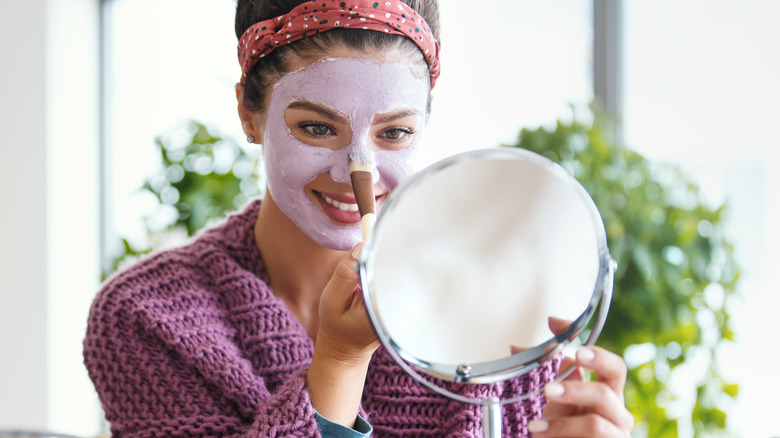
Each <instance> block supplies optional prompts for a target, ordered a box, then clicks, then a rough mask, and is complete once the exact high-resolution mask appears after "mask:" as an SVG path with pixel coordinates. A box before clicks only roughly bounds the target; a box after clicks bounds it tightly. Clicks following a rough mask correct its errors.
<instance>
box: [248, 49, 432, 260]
mask: <svg viewBox="0 0 780 438" xmlns="http://www.w3.org/2000/svg"><path fill="white" fill-rule="evenodd" d="M429 84H430V82H429V78H428V76H427V75H423V76H420V75H419V74H415V71H414V69H413V66H411V65H409V64H407V63H404V62H399V61H390V62H380V61H379V60H375V59H362V58H349V57H338V58H322V59H320V60H318V61H316V62H314V63H312V64H308V65H306V66H304V67H303V68H301V69H299V70H295V71H293V72H291V73H288V74H286V75H284V76H283V77H282V78H281V79H280V80H279V81H278V82H277V83H276V84H275V85H274V87H273V91H272V93H271V98H270V103H269V105H268V109H267V111H266V112H265V114H266V116H265V120H264V131H263V132H264V133H263V142H264V143H263V146H264V150H265V162H266V175H267V178H268V188H269V192H270V195H271V196H272V197H273V199H274V201H275V202H276V204H277V205H278V206H279V208H280V209H281V210H282V211H283V212H284V213H285V214H286V215H287V216H288V217H289V218H290V219H291V220H292V221H293V222H294V223H295V224H296V225H297V226H298V227H299V228H300V229H301V230H303V232H304V233H306V235H307V236H309V238H311V239H312V240H314V241H315V242H317V243H318V244H319V245H321V246H324V247H327V248H331V249H337V250H348V249H350V248H352V247H353V246H355V245H356V244H357V243H358V242H360V240H361V239H362V234H361V230H360V214H359V213H358V211H357V204H356V203H355V198H354V195H353V192H352V186H351V183H350V177H349V169H348V163H349V156H350V154H353V153H360V154H361V155H363V156H365V155H367V154H368V153H373V156H374V157H375V160H376V169H377V170H376V172H375V174H374V193H375V196H376V200H377V206H379V205H381V203H382V201H383V200H384V199H385V198H386V196H387V194H388V193H389V192H390V191H391V190H393V189H394V188H395V187H396V186H397V185H398V184H399V183H400V182H401V181H403V180H404V179H405V178H406V177H408V176H409V175H410V174H411V173H412V172H413V169H414V167H413V159H414V156H415V152H416V150H417V148H418V147H419V146H418V145H419V142H420V139H421V137H422V131H423V128H424V123H425V116H426V108H427V102H428V95H429V92H430V89H429Z"/></svg>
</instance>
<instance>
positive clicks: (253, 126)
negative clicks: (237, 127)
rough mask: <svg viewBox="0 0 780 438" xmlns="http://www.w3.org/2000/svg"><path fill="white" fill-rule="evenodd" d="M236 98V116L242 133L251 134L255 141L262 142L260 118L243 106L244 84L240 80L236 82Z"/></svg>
mask: <svg viewBox="0 0 780 438" xmlns="http://www.w3.org/2000/svg"><path fill="white" fill-rule="evenodd" d="M236 100H237V101H238V118H239V119H240V120H241V128H242V129H243V130H244V134H246V135H248V136H249V135H251V136H252V137H253V138H254V139H255V143H258V144H263V130H262V126H260V124H261V123H262V118H261V117H260V116H258V114H257V113H256V112H254V111H250V110H249V109H247V108H246V106H244V85H243V84H241V83H240V82H239V83H237V84H236Z"/></svg>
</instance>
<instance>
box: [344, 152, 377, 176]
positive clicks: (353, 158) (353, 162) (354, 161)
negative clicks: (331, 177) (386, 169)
mask: <svg viewBox="0 0 780 438" xmlns="http://www.w3.org/2000/svg"><path fill="white" fill-rule="evenodd" d="M374 166H375V165H374V154H372V153H371V152H366V151H355V152H352V153H350V154H349V171H350V172H355V171H360V170H362V171H365V172H373V171H374Z"/></svg>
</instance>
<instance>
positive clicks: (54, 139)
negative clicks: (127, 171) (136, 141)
mask: <svg viewBox="0 0 780 438" xmlns="http://www.w3.org/2000/svg"><path fill="white" fill-rule="evenodd" d="M0 5H1V6H0V56H1V57H0V59H2V63H3V65H2V69H0V71H1V72H2V77H1V78H0V132H2V133H3V141H2V145H1V146H0V147H2V151H3V154H2V157H3V160H2V163H3V166H2V171H0V199H2V202H1V203H0V205H1V207H0V429H22V428H24V429H36V430H53V431H58V432H65V433H72V434H80V435H94V434H96V433H97V432H98V430H99V423H100V413H99V410H98V407H97V401H96V396H95V394H94V390H93V389H92V385H91V383H90V382H89V380H88V378H87V376H86V372H85V370H84V366H83V365H82V359H81V354H80V351H81V340H82V339H83V336H84V329H85V324H86V315H87V311H88V309H89V304H90V301H91V298H92V297H93V296H94V294H95V291H96V290H97V287H98V282H99V268H98V266H99V263H98V259H99V257H98V251H99V247H98V241H97V239H98V235H99V234H98V233H97V232H96V231H95V230H98V229H99V215H98V190H99V179H98V169H99V166H98V164H99V163H98V157H99V154H98V140H99V138H98V133H99V129H98V108H99V106H98V103H99V101H98V96H99V94H98V91H99V80H98V78H99V76H98V72H99V70H98V66H99V64H98V59H99V58H98V48H99V38H98V37H99V32H98V31H99V21H98V17H99V7H98V6H99V1H98V0H26V1H24V2H19V1H13V0H0ZM75 249H78V254H79V256H78V257H74V256H73V254H74V253H75V252H76V251H74V250H75Z"/></svg>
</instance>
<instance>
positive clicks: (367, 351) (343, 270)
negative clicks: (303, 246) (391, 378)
mask: <svg viewBox="0 0 780 438" xmlns="http://www.w3.org/2000/svg"><path fill="white" fill-rule="evenodd" d="M362 248H363V243H359V244H358V245H357V246H355V248H354V249H353V250H352V252H351V253H350V254H349V255H348V256H346V257H344V258H343V259H342V260H341V261H340V262H339V264H338V265H337V266H336V270H335V272H334V273H333V277H331V279H330V281H329V282H328V284H327V286H325V290H324V291H323V292H322V297H321V298H320V310H319V317H320V326H319V330H318V333H317V346H318V347H323V348H325V349H326V351H327V353H328V354H329V355H330V357H331V358H333V359H335V360H338V361H342V362H345V363H355V364H358V363H363V362H365V361H368V360H369V359H371V355H372V354H373V353H374V351H375V350H376V348H377V347H378V346H379V340H378V339H377V337H376V333H375V332H374V329H373V327H372V326H371V322H370V321H369V318H368V313H367V312H366V305H365V303H364V301H363V291H362V289H361V288H360V276H359V275H358V273H357V272H355V266H356V263H357V256H358V255H359V254H360V251H361V250H362Z"/></svg>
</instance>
